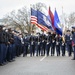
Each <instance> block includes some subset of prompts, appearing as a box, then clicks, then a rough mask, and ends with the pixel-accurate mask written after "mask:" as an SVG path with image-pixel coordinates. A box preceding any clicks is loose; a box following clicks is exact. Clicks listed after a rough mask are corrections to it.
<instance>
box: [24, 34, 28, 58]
mask: <svg viewBox="0 0 75 75" xmlns="http://www.w3.org/2000/svg"><path fill="white" fill-rule="evenodd" d="M23 41H24V49H23V57H25V56H27V52H28V46H29V39H28V37H27V33H26V34H25V37H24V38H23Z"/></svg>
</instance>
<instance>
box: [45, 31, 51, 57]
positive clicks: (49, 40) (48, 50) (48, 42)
mask: <svg viewBox="0 0 75 75" xmlns="http://www.w3.org/2000/svg"><path fill="white" fill-rule="evenodd" d="M50 46H51V33H50V32H48V33H47V35H46V53H47V56H49V52H50Z"/></svg>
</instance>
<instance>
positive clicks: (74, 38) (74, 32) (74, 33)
mask: <svg viewBox="0 0 75 75" xmlns="http://www.w3.org/2000/svg"><path fill="white" fill-rule="evenodd" d="M72 46H73V49H74V57H73V59H72V60H75V27H72Z"/></svg>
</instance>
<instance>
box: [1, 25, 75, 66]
mask: <svg viewBox="0 0 75 75" xmlns="http://www.w3.org/2000/svg"><path fill="white" fill-rule="evenodd" d="M3 27H4V26H3V25H0V65H4V64H6V62H12V61H14V59H15V57H16V56H17V57H19V56H20V55H21V54H23V57H25V56H27V54H28V53H30V57H32V56H34V55H36V56H44V55H47V56H54V55H55V50H56V55H57V56H60V54H62V56H65V50H66V48H67V51H68V56H71V55H72V52H74V59H75V29H73V31H72V33H71V31H70V30H67V33H66V34H65V35H64V37H62V36H61V35H59V34H56V33H55V32H52V33H51V32H47V33H46V34H44V32H43V31H42V33H36V35H34V31H32V33H31V34H30V35H28V34H27V33H25V36H23V35H22V33H19V32H17V31H15V30H12V29H11V28H8V29H7V30H6V29H3Z"/></svg>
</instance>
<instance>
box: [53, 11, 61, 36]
mask: <svg viewBox="0 0 75 75" xmlns="http://www.w3.org/2000/svg"><path fill="white" fill-rule="evenodd" d="M54 27H55V30H56V33H57V34H60V35H62V28H61V26H60V20H59V17H58V14H57V11H56V10H55V13H54Z"/></svg>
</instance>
